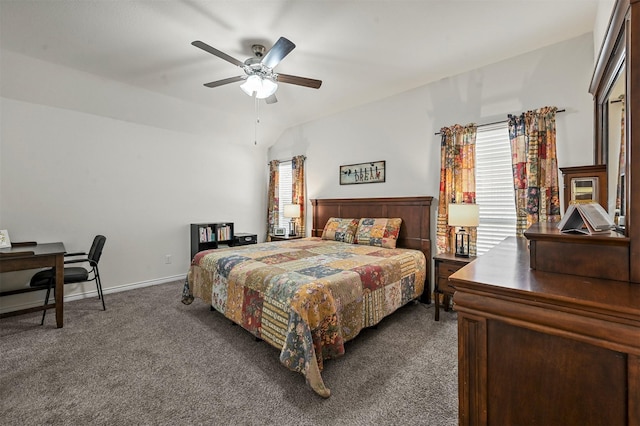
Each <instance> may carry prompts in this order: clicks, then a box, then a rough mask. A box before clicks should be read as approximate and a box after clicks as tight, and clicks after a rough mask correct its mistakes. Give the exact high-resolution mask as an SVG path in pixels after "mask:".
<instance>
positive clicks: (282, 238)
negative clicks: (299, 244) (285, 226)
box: [271, 235, 303, 241]
mask: <svg viewBox="0 0 640 426" xmlns="http://www.w3.org/2000/svg"><path fill="white" fill-rule="evenodd" d="M300 238H303V236H302V235H293V236H292V235H272V236H271V241H289V240H299V239H300Z"/></svg>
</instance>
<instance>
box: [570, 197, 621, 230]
mask: <svg viewBox="0 0 640 426" xmlns="http://www.w3.org/2000/svg"><path fill="white" fill-rule="evenodd" d="M615 228H616V226H615V223H613V220H612V219H611V218H610V217H609V214H608V213H607V211H606V210H605V209H604V208H603V207H602V206H601V205H600V204H598V203H575V204H569V207H568V208H567V212H566V213H565V214H564V217H563V218H562V220H561V221H560V222H559V223H558V229H559V230H560V231H561V232H564V233H578V234H587V235H597V234H608V233H610V232H611V231H612V230H614V229H615Z"/></svg>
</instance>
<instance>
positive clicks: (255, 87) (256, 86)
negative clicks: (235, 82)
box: [240, 75, 262, 96]
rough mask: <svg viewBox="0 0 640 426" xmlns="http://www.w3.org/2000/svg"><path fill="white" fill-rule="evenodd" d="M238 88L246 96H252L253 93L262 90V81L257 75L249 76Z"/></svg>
mask: <svg viewBox="0 0 640 426" xmlns="http://www.w3.org/2000/svg"><path fill="white" fill-rule="evenodd" d="M240 88H241V89H242V91H243V92H244V93H246V94H247V95H249V96H253V94H254V93H257V92H258V91H259V90H261V89H262V81H261V79H260V77H258V76H257V75H250V76H249V77H247V79H246V80H245V82H244V83H242V84H241V85H240Z"/></svg>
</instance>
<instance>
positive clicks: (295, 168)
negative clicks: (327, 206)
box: [291, 155, 307, 237]
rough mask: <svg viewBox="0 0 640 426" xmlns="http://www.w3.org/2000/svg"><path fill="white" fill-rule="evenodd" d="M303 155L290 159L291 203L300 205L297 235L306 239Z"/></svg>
mask: <svg viewBox="0 0 640 426" xmlns="http://www.w3.org/2000/svg"><path fill="white" fill-rule="evenodd" d="M304 160H305V156H304V155H298V156H295V157H293V158H292V159H291V167H292V171H291V181H292V184H293V187H292V191H291V203H292V204H299V205H300V218H299V219H298V234H299V235H302V236H303V237H306V231H305V224H306V221H305V211H306V208H305V207H306V199H307V196H306V189H305V188H306V185H305V181H304Z"/></svg>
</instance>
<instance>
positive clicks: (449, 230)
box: [436, 124, 477, 256]
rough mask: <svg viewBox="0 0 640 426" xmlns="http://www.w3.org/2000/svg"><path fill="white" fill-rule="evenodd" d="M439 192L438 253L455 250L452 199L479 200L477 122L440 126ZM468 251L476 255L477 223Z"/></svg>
mask: <svg viewBox="0 0 640 426" xmlns="http://www.w3.org/2000/svg"><path fill="white" fill-rule="evenodd" d="M440 133H441V135H442V139H441V142H440V193H439V203H438V224H437V230H436V248H437V252H438V253H453V251H454V250H453V249H454V247H455V229H454V228H453V227H451V226H449V225H448V224H447V221H448V211H449V207H448V206H449V203H468V204H475V202H476V178H475V175H476V134H477V126H476V125H475V124H469V125H467V126H464V127H463V126H461V125H459V124H456V125H454V126H451V127H443V128H442V129H440ZM468 231H469V234H470V238H469V254H470V255H471V256H475V255H476V236H477V229H476V228H475V227H472V228H470V229H469V230H468Z"/></svg>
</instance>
